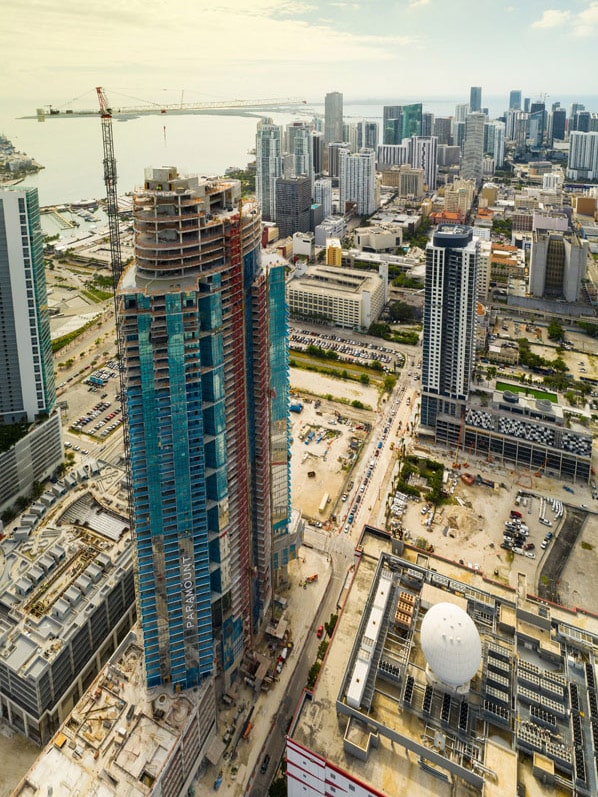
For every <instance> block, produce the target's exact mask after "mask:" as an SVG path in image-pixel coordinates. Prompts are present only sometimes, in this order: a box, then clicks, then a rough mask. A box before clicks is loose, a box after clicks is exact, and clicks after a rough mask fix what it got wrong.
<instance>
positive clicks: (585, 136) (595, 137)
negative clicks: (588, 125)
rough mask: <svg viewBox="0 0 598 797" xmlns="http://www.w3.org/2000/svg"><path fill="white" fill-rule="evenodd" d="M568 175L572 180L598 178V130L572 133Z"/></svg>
mask: <svg viewBox="0 0 598 797" xmlns="http://www.w3.org/2000/svg"><path fill="white" fill-rule="evenodd" d="M567 177H568V178H569V179H571V180H596V179H598V132H597V133H579V132H574V133H571V135H570V136H569V161H568V163H567Z"/></svg>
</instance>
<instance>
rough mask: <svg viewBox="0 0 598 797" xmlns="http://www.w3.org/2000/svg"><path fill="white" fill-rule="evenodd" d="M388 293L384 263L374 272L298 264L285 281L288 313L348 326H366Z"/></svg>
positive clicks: (362, 327)
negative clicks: (292, 274)
mask: <svg viewBox="0 0 598 797" xmlns="http://www.w3.org/2000/svg"><path fill="white" fill-rule="evenodd" d="M387 297H388V266H387V265H386V264H385V263H381V264H380V267H379V269H378V272H377V273H372V272H370V271H363V270H358V269H347V268H338V266H323V265H318V266H308V267H306V268H304V267H301V268H298V269H297V271H296V272H295V276H294V277H293V278H292V279H291V280H289V282H288V283H287V302H288V306H289V313H290V314H291V316H294V317H295V318H303V319H314V320H322V321H324V320H325V321H328V322H330V323H333V324H338V326H341V327H347V328H349V329H358V330H363V329H369V327H370V326H371V324H372V323H373V322H374V321H376V320H377V319H378V317H379V316H380V313H381V312H382V310H383V308H384V305H385V304H386V301H387Z"/></svg>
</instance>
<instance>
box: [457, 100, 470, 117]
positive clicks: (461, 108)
mask: <svg viewBox="0 0 598 797" xmlns="http://www.w3.org/2000/svg"><path fill="white" fill-rule="evenodd" d="M468 113H469V105H468V104H467V103H466V102H465V103H459V104H458V105H455V122H464V121H465V119H466V118H467V114H468Z"/></svg>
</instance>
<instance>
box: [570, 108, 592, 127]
mask: <svg viewBox="0 0 598 797" xmlns="http://www.w3.org/2000/svg"><path fill="white" fill-rule="evenodd" d="M591 119H592V114H591V113H590V112H589V111H585V110H581V111H576V112H575V113H574V114H572V116H571V119H570V120H569V132H570V133H572V132H573V131H578V132H580V133H589V132H590V124H591Z"/></svg>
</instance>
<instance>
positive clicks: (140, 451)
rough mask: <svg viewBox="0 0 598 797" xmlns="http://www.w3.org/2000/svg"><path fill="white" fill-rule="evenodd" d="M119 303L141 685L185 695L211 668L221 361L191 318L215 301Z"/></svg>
mask: <svg viewBox="0 0 598 797" xmlns="http://www.w3.org/2000/svg"><path fill="white" fill-rule="evenodd" d="M123 299H124V304H125V307H126V308H127V310H129V311H131V315H130V316H128V319H130V321H128V323H127V324H126V330H127V341H126V346H127V351H128V357H127V363H128V382H127V415H128V424H129V427H128V428H129V439H130V452H131V457H130V465H131V477H132V487H133V506H134V514H135V538H136V542H137V559H138V574H137V577H138V604H139V609H140V614H141V621H142V626H143V631H144V643H145V663H146V672H147V681H148V686H154V685H157V684H160V683H168V682H172V683H175V684H180V685H181V686H182V687H188V686H193V685H196V684H198V683H199V682H200V680H201V678H202V676H203V675H205V674H207V673H209V672H211V670H212V666H213V644H214V640H213V635H212V614H211V589H212V584H211V576H210V553H209V540H208V517H207V514H208V513H207V495H208V494H209V493H213V492H215V491H216V490H217V487H216V484H217V482H218V478H217V473H218V461H219V459H220V460H222V459H223V456H222V442H221V444H220V445H218V438H219V437H220V438H222V437H223V434H224V430H223V428H221V432H220V435H218V434H214V432H215V431H216V430H217V428H218V426H219V425H220V427H223V423H220V424H219V422H218V414H219V413H218V403H219V402H220V404H222V401H223V395H222V379H221V374H220V379H219V377H218V370H219V369H220V370H221V369H222V357H221V356H220V358H218V345H217V341H210V342H209V345H205V344H204V345H202V340H203V339H202V338H200V336H199V334H198V330H199V327H200V323H199V322H200V318H206V317H213V318H214V317H215V318H216V319H218V317H219V313H218V310H217V308H216V309H215V308H213V307H210V306H208V307H207V308H205V309H204V308H202V304H208V305H210V303H212V304H214V303H216V304H217V300H218V299H219V296H218V295H216V296H214V297H207V299H206V300H202V297H201V296H200V295H199V294H198V293H196V292H194V291H190V292H185V293H169V294H166V295H161V294H157V295H156V294H154V295H152V296H151V297H148V296H145V295H143V294H139V293H138V294H126V295H125V296H124V297H123ZM131 322H133V323H134V325H135V326H133V325H132V323H131ZM135 349H137V353H136V352H135ZM135 359H137V365H135ZM202 370H203V371H204V372H205V374H202ZM219 385H220V388H219V387H218V386H219ZM204 397H207V398H208V400H209V404H208V405H207V407H206V413H205V415H206V417H205V419H204V412H203V411H202V407H203V404H204ZM219 452H220V456H219ZM220 467H222V462H220ZM208 469H209V472H210V478H209V479H208V478H207V471H208ZM214 580H215V581H216V582H217V577H215V579H214Z"/></svg>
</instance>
